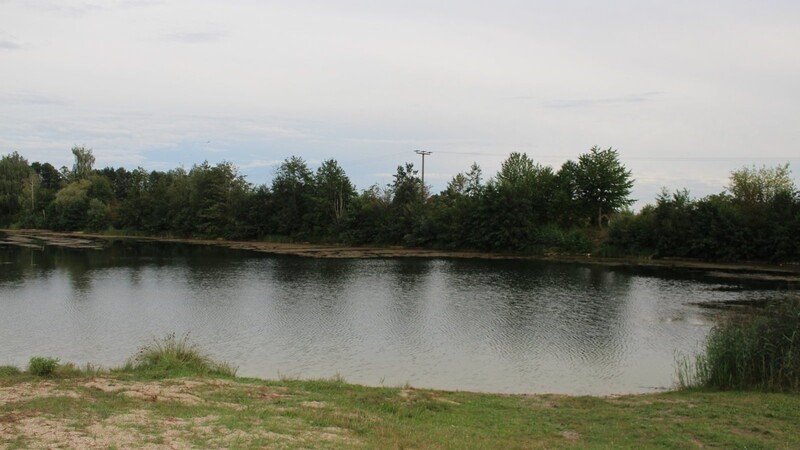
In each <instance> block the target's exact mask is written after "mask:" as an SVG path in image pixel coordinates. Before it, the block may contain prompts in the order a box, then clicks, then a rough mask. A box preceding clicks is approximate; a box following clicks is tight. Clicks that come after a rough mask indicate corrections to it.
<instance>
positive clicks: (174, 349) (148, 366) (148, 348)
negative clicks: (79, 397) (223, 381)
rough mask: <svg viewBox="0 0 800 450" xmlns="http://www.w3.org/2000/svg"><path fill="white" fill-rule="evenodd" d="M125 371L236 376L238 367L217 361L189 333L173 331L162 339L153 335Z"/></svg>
mask: <svg viewBox="0 0 800 450" xmlns="http://www.w3.org/2000/svg"><path fill="white" fill-rule="evenodd" d="M121 370H122V371H128V372H144V373H147V374H149V375H153V376H156V377H167V376H176V375H178V376H180V375H222V376H228V377H234V376H236V368H235V367H232V366H231V365H230V364H228V363H224V362H217V361H214V360H213V359H212V358H211V357H210V356H208V355H207V354H206V353H205V352H203V351H201V350H200V348H199V347H198V346H197V345H196V344H194V343H190V342H189V334H188V333H187V334H185V335H184V336H183V337H182V338H177V337H175V333H170V334H169V335H167V336H166V337H165V338H163V339H154V340H153V342H152V343H151V344H149V345H145V346H143V347H142V348H140V349H139V351H138V352H136V354H135V355H134V356H133V357H131V358H130V359H129V360H128V362H127V363H126V364H125V366H123V367H122V369H121Z"/></svg>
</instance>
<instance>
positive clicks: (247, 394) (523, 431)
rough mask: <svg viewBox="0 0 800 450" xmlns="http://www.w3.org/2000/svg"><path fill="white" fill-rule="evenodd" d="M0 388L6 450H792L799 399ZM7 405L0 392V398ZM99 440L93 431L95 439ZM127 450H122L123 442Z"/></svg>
mask: <svg viewBox="0 0 800 450" xmlns="http://www.w3.org/2000/svg"><path fill="white" fill-rule="evenodd" d="M31 380H33V379H27V381H24V379H22V378H19V377H17V378H13V377H12V378H5V379H0V386H3V387H4V390H5V391H6V392H7V391H9V390H11V389H15V388H17V390H18V391H20V392H22V391H25V392H36V391H37V390H43V392H44V393H43V394H42V395H41V396H39V397H24V398H19V399H16V400H15V401H4V402H0V424H2V425H4V426H5V427H6V428H5V429H6V430H7V431H6V432H5V434H0V447H3V446H8V447H10V448H14V447H15V446H16V447H19V448H27V447H36V446H39V447H41V446H47V442H46V441H44V442H43V441H42V439H43V437H42V436H41V435H37V434H35V433H33V432H30V431H26V430H31V429H32V427H33V426H34V425H36V424H44V425H46V427H48V428H47V429H48V430H51V432H53V433H55V435H54V436H53V438H54V439H55V438H58V432H57V431H52V430H64V431H63V432H64V433H72V434H71V436H72V438H71V439H73V442H77V444H76V447H80V444H81V443H82V442H84V441H80V440H78V441H75V439H79V438H76V437H75V436H78V437H85V439H86V441H85V442H94V441H91V439H101V442H102V436H100V437H99V436H98V435H97V433H99V432H100V431H102V432H103V433H112V437H111V438H110V439H112V440H113V442H114V443H115V445H117V446H118V447H120V448H124V447H127V446H131V445H146V444H148V443H149V444H160V445H166V446H170V445H172V446H189V447H197V448H218V447H231V448H264V447H268V448H272V447H279V448H421V449H422V448H424V449H427V448H436V449H439V448H440V449H445V448H453V449H473V448H474V449H482V448H504V449H505V448H510V449H513V448H576V447H577V448H642V447H646V448H690V447H699V446H703V447H713V448H799V447H800V433H797V430H796V424H797V423H800V397H799V396H797V395H792V394H782V393H760V392H709V391H698V390H686V391H678V392H668V393H662V394H651V395H631V396H620V397H613V398H602V397H568V396H559V395H536V396H528V395H492V394H477V393H467V392H442V391H432V390H425V389H413V388H373V387H364V386H357V385H350V384H347V383H345V382H343V381H341V380H334V381H329V380H306V381H297V380H295V381H264V380H253V379H235V380H232V379H228V378H218V377H203V378H163V379H158V380H154V379H152V378H149V377H144V376H143V375H142V374H140V373H136V372H127V373H124V372H117V373H113V374H106V375H104V376H102V377H99V378H97V377H92V376H87V375H81V376H75V377H70V378H57V379H51V380H47V381H42V380H39V381H36V380H34V381H33V382H32V381H31ZM0 395H2V394H0ZM98 430H100V431H98ZM128 441H130V442H135V444H129V445H126V442H128Z"/></svg>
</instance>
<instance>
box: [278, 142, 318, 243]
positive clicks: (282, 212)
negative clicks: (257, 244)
mask: <svg viewBox="0 0 800 450" xmlns="http://www.w3.org/2000/svg"><path fill="white" fill-rule="evenodd" d="M312 184H313V174H312V173H311V170H310V169H309V168H308V164H306V162H305V160H303V158H300V157H297V156H292V157H290V158H287V159H286V160H284V161H283V163H282V164H281V165H280V167H278V171H277V173H276V174H275V178H274V179H273V180H272V193H273V194H274V195H273V196H272V199H273V200H274V215H273V217H272V219H273V223H274V229H275V231H276V232H277V233H279V234H285V235H292V234H295V233H298V232H300V231H303V229H304V223H303V217H304V216H305V215H306V214H307V213H308V204H309V200H310V199H309V197H310V194H311V189H312Z"/></svg>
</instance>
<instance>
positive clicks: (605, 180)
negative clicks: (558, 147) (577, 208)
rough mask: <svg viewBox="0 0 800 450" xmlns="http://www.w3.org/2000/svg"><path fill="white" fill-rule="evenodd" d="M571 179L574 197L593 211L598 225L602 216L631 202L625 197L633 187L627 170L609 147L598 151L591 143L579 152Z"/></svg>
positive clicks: (615, 152)
mask: <svg viewBox="0 0 800 450" xmlns="http://www.w3.org/2000/svg"><path fill="white" fill-rule="evenodd" d="M575 182H576V188H577V194H578V199H579V200H580V201H581V202H582V203H583V204H584V205H585V207H586V208H587V209H588V210H589V211H593V213H594V214H596V216H594V218H595V219H596V220H593V222H594V223H596V224H597V226H598V227H601V226H602V224H603V217H607V216H608V214H610V213H613V212H616V211H618V210H619V209H620V208H623V207H625V206H629V205H631V204H632V203H633V202H634V200H633V199H631V198H630V197H629V196H630V193H631V188H632V187H633V179H632V178H631V171H630V170H627V169H626V168H625V166H624V165H622V163H621V162H620V161H619V154H618V153H617V151H616V150H614V149H613V148H611V147H609V148H607V149H605V150H601V149H600V148H599V147H597V146H594V147H592V148H591V150H589V153H584V154H582V155H580V156H579V157H578V170H577V173H576V179H575Z"/></svg>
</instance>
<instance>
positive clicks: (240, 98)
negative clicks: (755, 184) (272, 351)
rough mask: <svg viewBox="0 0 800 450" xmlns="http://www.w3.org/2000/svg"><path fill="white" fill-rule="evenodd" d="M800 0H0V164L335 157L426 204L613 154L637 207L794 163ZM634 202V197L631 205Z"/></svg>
mask: <svg viewBox="0 0 800 450" xmlns="http://www.w3.org/2000/svg"><path fill="white" fill-rule="evenodd" d="M799 24H800V2H798V1H797V0H790V1H789V0H787V1H778V0H776V1H770V0H762V1H737V0H727V1H696V0H695V1H682V0H675V1H668V2H667V1H647V0H635V1H616V0H608V1H605V2H597V1H557V2H556V1H552V2H536V1H512V0H494V1H492V2H488V1H471V0H460V1H452V2H450V1H433V0H428V1H417V0H410V1H409V0H406V1H403V2H382V1H375V0H373V1H366V0H365V1H358V0H327V1H311V0H293V1H291V2H289V1H280V2H278V1H256V0H227V1H225V2H220V1H217V0H208V1H204V0H193V1H188V0H164V1H159V0H128V1H125V0H117V1H114V0H109V1H66V0H62V1H55V0H53V1H49V0H19V1H17V0H0V154H7V153H10V152H12V151H18V152H19V153H20V154H22V155H23V156H24V157H26V158H27V159H28V160H29V161H31V162H32V161H48V162H51V163H52V164H54V165H56V166H61V165H68V166H71V164H72V154H71V153H70V148H72V147H73V146H74V145H86V146H87V147H90V148H92V149H93V151H94V154H95V157H96V158H97V166H98V167H105V166H115V167H116V166H123V167H126V168H129V169H133V168H135V167H137V166H142V167H144V168H145V169H149V170H167V169H171V168H174V167H177V166H178V165H184V166H185V167H187V168H190V167H191V165H192V164H196V163H201V162H202V161H203V160H208V161H209V162H211V163H217V162H220V161H223V160H225V161H231V162H233V163H234V164H236V165H237V166H239V168H240V169H241V170H242V172H243V173H244V174H246V175H247V177H248V180H249V181H250V182H252V183H256V184H261V183H268V182H270V180H271V177H272V175H273V173H274V169H275V167H276V166H277V164H279V163H280V161H282V160H284V159H285V158H287V157H289V156H291V155H297V156H301V157H303V158H304V159H305V160H306V161H308V162H309V164H310V166H311V167H312V168H315V167H316V166H317V165H318V164H319V162H321V161H322V160H325V159H328V158H334V159H336V160H338V161H339V163H340V164H341V165H342V166H343V167H344V168H345V170H346V171H347V173H348V175H350V177H351V179H352V180H353V181H354V182H355V183H356V185H357V187H358V188H359V189H363V188H366V187H368V186H369V185H371V184H373V183H379V184H381V185H384V184H386V183H388V182H389V181H391V175H392V174H393V173H394V172H395V170H396V168H397V165H398V164H402V163H404V162H406V161H408V162H414V163H415V165H416V166H417V167H419V165H420V160H419V157H418V156H417V155H415V154H414V150H415V149H422V150H428V151H431V152H433V154H432V155H431V156H430V157H428V158H427V159H426V174H425V178H426V182H427V183H428V184H430V185H432V187H433V189H434V191H435V192H438V191H439V190H441V189H443V188H444V187H445V185H446V183H447V181H448V180H449V179H451V178H452V176H453V175H455V174H456V173H458V172H460V171H465V170H467V169H468V168H469V165H470V164H471V163H472V162H473V161H475V162H477V163H478V164H479V165H480V166H481V167H482V168H483V170H484V174H485V175H486V176H487V177H488V176H491V175H493V174H494V173H495V172H496V171H497V169H498V168H499V166H500V163H501V162H502V161H503V160H504V159H505V158H506V157H507V156H508V154H509V153H510V152H513V151H518V152H526V153H527V154H528V155H529V156H531V157H532V158H533V159H534V160H535V161H537V162H540V163H542V164H545V165H550V166H552V167H553V168H554V169H558V167H560V165H561V164H562V163H563V162H564V161H565V160H567V159H575V158H577V156H578V155H579V154H581V153H584V152H586V151H588V150H589V149H590V148H591V147H592V146H593V145H598V146H600V147H603V148H607V147H614V148H616V149H618V150H619V152H620V156H621V160H622V162H623V163H624V164H625V165H626V166H627V167H628V168H629V169H631V170H632V171H633V174H634V177H635V178H636V180H637V181H636V188H635V191H634V197H636V198H638V199H639V200H640V201H641V202H652V201H653V199H654V197H655V194H656V193H657V192H658V191H659V190H660V188H661V187H662V186H664V187H667V188H668V189H670V190H675V189H678V188H683V187H686V188H689V189H690V191H691V192H692V193H693V194H694V195H695V196H704V195H707V194H710V193H718V192H720V191H721V190H722V189H723V188H724V186H725V184H726V183H727V176H728V174H729V172H730V171H731V170H732V169H736V168H740V167H743V166H749V165H757V166H761V165H768V166H774V165H776V164H780V163H786V162H789V163H791V165H792V169H793V170H794V176H795V180H797V172H798V171H799V170H800V169H798V167H799V166H800V149H798V143H799V142H800V25H799ZM641 202H640V204H641Z"/></svg>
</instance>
